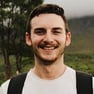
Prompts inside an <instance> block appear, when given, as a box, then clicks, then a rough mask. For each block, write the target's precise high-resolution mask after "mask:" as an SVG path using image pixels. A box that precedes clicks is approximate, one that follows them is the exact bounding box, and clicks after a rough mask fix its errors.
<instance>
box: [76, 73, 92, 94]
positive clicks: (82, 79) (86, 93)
mask: <svg viewBox="0 0 94 94" xmlns="http://www.w3.org/2000/svg"><path fill="white" fill-rule="evenodd" d="M76 87H77V94H93V85H92V75H90V74H86V73H82V72H76Z"/></svg>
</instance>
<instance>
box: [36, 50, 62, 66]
mask: <svg viewBox="0 0 94 94" xmlns="http://www.w3.org/2000/svg"><path fill="white" fill-rule="evenodd" d="M63 54H64V50H63V51H62V53H61V54H60V55H59V56H58V57H56V58H54V59H52V60H48V59H44V58H42V57H40V56H39V55H38V54H37V53H35V57H36V59H37V60H38V61H39V63H40V64H42V65H45V66H49V65H52V64H53V63H54V62H55V61H57V59H58V58H59V57H61V56H62V55H63Z"/></svg>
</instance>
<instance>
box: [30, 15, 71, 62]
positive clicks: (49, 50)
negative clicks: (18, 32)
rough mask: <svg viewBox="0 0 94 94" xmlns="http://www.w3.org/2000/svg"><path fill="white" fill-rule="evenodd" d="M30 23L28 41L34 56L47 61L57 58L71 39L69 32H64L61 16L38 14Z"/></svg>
mask: <svg viewBox="0 0 94 94" xmlns="http://www.w3.org/2000/svg"><path fill="white" fill-rule="evenodd" d="M30 25H31V27H32V29H31V35H30V38H31V40H29V42H30V44H31V45H32V47H33V51H34V54H35V57H36V58H37V59H39V60H42V61H49V62H53V61H55V60H57V59H59V57H61V56H62V55H63V52H64V48H65V47H66V46H68V45H69V44H70V40H71V34H70V32H68V33H66V31H65V24H64V21H63V19H62V18H61V16H59V15H56V14H40V15H39V16H35V17H34V18H33V19H32V20H31V22H30Z"/></svg>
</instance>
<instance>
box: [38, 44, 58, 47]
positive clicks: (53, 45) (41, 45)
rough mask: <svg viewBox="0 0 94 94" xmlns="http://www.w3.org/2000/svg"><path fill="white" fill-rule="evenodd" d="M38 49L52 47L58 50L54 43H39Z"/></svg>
mask: <svg viewBox="0 0 94 94" xmlns="http://www.w3.org/2000/svg"><path fill="white" fill-rule="evenodd" d="M38 47H39V48H44V47H48V48H50V47H54V48H58V44H54V43H40V44H39V46H38Z"/></svg>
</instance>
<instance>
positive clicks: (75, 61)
mask: <svg viewBox="0 0 94 94" xmlns="http://www.w3.org/2000/svg"><path fill="white" fill-rule="evenodd" d="M42 3H53V4H58V5H60V6H61V7H63V8H64V10H65V15H66V17H67V20H68V23H69V27H70V31H71V32H72V43H71V45H70V47H68V48H67V49H66V51H65V63H66V64H67V65H69V66H71V67H72V68H74V69H76V70H80V71H84V72H88V73H91V74H93V75H94V5H93V4H94V0H55V1H54V0H19V1H18V0H0V84H1V83H3V82H4V81H5V80H7V79H9V78H10V77H12V76H14V75H18V74H19V73H23V72H27V71H28V70H29V69H30V68H31V67H33V66H34V58H33V52H32V49H31V48H30V47H28V46H27V45H26V44H25V32H26V23H27V19H28V16H29V13H30V11H32V9H33V8H34V7H35V6H37V5H39V4H42Z"/></svg>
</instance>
